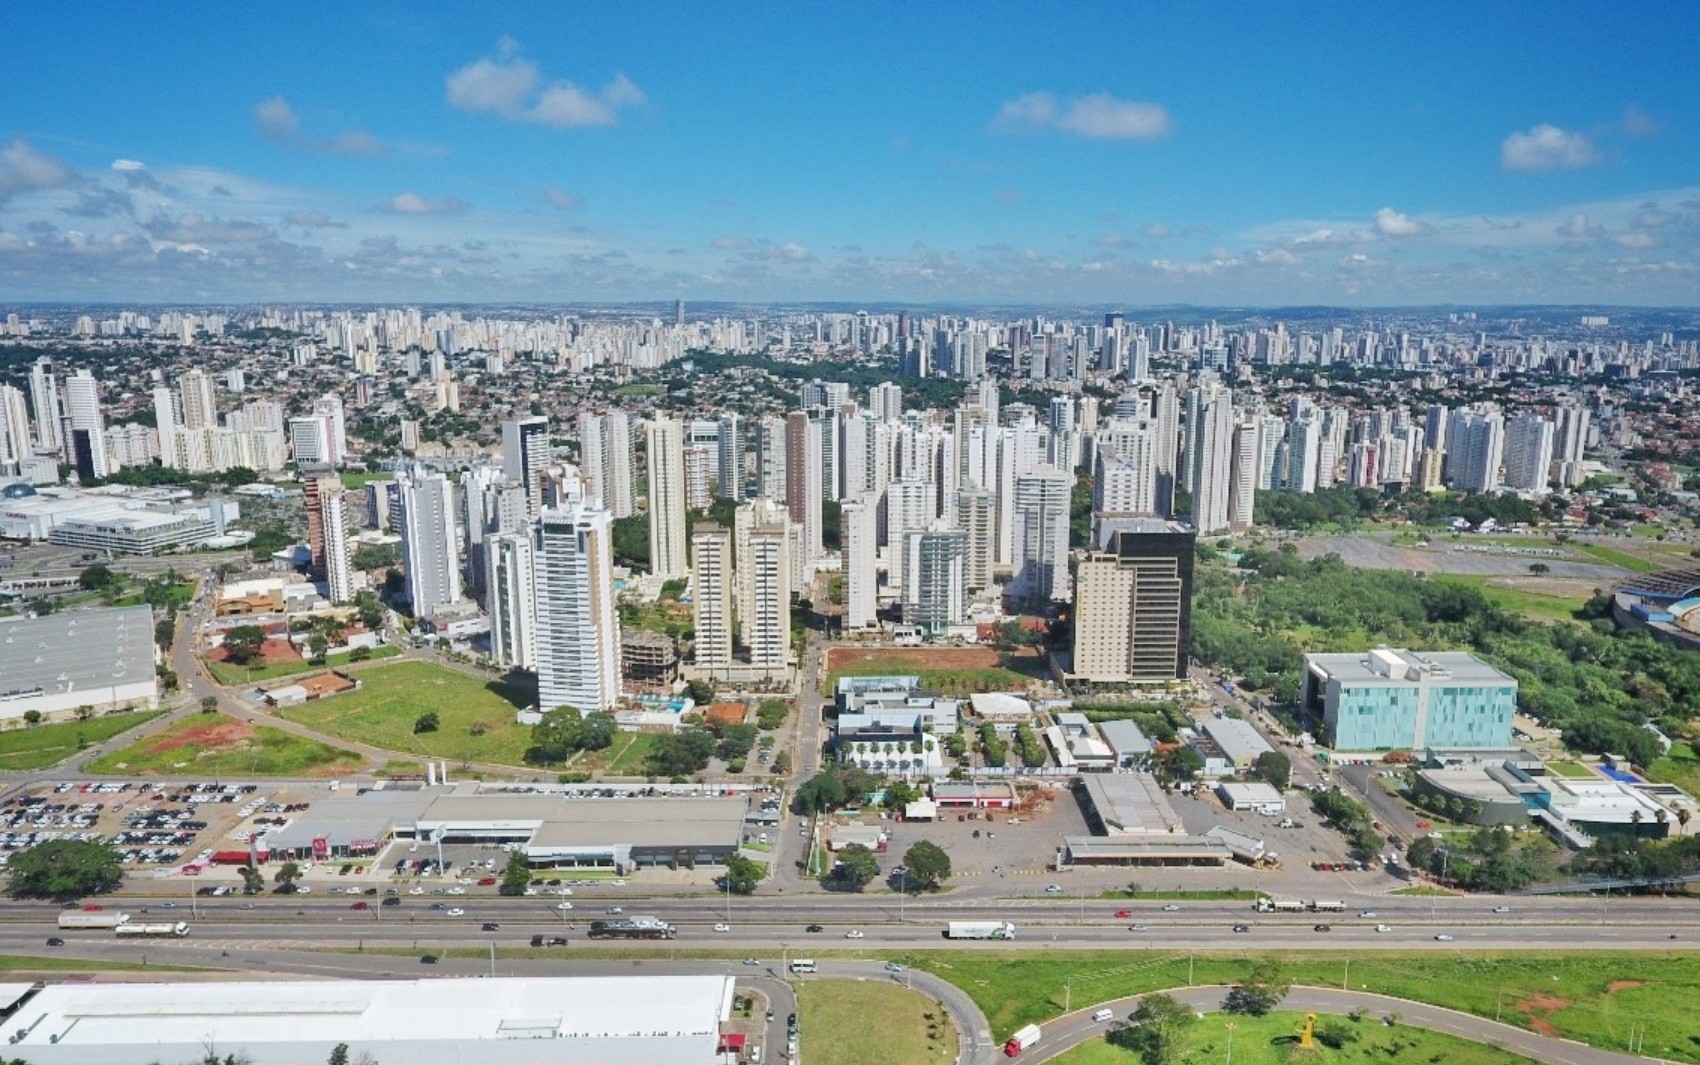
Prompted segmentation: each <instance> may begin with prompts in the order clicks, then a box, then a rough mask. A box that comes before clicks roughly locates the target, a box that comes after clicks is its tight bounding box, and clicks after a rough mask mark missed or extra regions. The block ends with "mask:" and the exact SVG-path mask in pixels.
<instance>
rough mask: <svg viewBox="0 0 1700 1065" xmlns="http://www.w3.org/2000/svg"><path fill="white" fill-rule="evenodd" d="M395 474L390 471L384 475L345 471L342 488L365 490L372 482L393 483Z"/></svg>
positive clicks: (361, 471)
mask: <svg viewBox="0 0 1700 1065" xmlns="http://www.w3.org/2000/svg"><path fill="white" fill-rule="evenodd" d="M393 480H395V474H394V473H391V472H389V471H385V472H383V473H367V472H366V471H364V470H343V471H342V486H343V487H344V488H364V487H366V485H367V484H369V483H371V482H372V481H393Z"/></svg>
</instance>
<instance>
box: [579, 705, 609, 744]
mask: <svg viewBox="0 0 1700 1065" xmlns="http://www.w3.org/2000/svg"><path fill="white" fill-rule="evenodd" d="M614 732H615V725H614V718H613V715H611V714H606V713H603V712H602V711H600V710H598V711H597V712H595V713H593V714H586V715H585V716H584V727H583V728H582V729H581V730H580V731H579V736H578V745H579V749H580V750H584V751H600V750H604V749H606V748H608V747H611V746H613V745H614Z"/></svg>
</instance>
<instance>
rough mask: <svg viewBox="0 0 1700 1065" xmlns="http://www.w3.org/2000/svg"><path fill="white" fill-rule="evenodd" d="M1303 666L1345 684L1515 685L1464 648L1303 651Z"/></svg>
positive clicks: (1511, 680) (1504, 675)
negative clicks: (1354, 651)
mask: <svg viewBox="0 0 1700 1065" xmlns="http://www.w3.org/2000/svg"><path fill="white" fill-rule="evenodd" d="M1305 665H1306V666H1307V667H1308V668H1310V669H1312V670H1315V671H1316V672H1319V673H1322V674H1324V675H1326V676H1329V677H1332V678H1334V679H1335V680H1338V681H1340V682H1341V683H1342V684H1345V685H1348V686H1350V685H1364V684H1415V683H1417V682H1418V681H1419V680H1423V679H1427V680H1429V681H1430V682H1439V683H1442V684H1448V683H1449V684H1516V683H1517V682H1516V681H1515V680H1514V679H1512V678H1511V677H1510V676H1508V675H1506V674H1504V673H1501V672H1500V671H1499V670H1497V669H1495V668H1494V667H1493V666H1490V665H1488V664H1487V663H1486V662H1484V661H1482V660H1481V659H1479V658H1477V657H1476V656H1475V655H1473V654H1471V653H1469V652H1468V651H1404V650H1396V649H1393V648H1388V647H1378V648H1376V649H1375V650H1373V651H1365V652H1363V653H1362V654H1350V653H1348V654H1307V655H1305Z"/></svg>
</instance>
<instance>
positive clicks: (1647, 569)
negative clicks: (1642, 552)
mask: <svg viewBox="0 0 1700 1065" xmlns="http://www.w3.org/2000/svg"><path fill="white" fill-rule="evenodd" d="M1576 546H1577V547H1580V548H1581V549H1582V550H1583V551H1586V552H1587V553H1588V554H1590V555H1592V556H1593V557H1594V558H1596V559H1598V560H1599V561H1601V562H1604V563H1607V564H1608V565H1612V566H1619V567H1622V568H1623V569H1626V570H1629V571H1630V572H1632V573H1651V572H1652V571H1654V570H1660V569H1665V568H1667V567H1666V566H1665V565H1664V564H1663V563H1661V562H1649V561H1648V560H1647V559H1644V558H1642V557H1641V556H1639V555H1631V554H1629V553H1628V552H1625V551H1619V550H1618V549H1617V548H1615V547H1607V546H1605V545H1604V544H1577V545H1576Z"/></svg>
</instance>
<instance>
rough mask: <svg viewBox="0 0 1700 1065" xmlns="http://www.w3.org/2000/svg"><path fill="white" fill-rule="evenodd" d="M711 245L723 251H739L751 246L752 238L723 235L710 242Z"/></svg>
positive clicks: (729, 234)
mask: <svg viewBox="0 0 1700 1065" xmlns="http://www.w3.org/2000/svg"><path fill="white" fill-rule="evenodd" d="M709 245H710V246H711V247H715V248H719V249H721V250H722V251H738V250H740V249H743V248H747V247H749V246H750V238H749V237H739V236H734V235H733V234H731V233H723V234H721V235H720V236H718V237H715V238H714V239H713V240H712V241H710V242H709Z"/></svg>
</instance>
